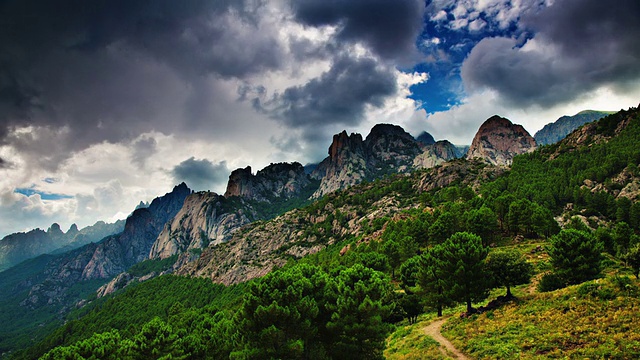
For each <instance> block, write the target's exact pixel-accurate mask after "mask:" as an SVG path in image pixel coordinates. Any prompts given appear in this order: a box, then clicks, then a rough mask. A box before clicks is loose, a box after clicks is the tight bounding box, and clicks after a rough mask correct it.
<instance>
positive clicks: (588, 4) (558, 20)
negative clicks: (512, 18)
mask: <svg viewBox="0 0 640 360" xmlns="http://www.w3.org/2000/svg"><path fill="white" fill-rule="evenodd" d="M638 14H640V2H638V1H636V0H620V1H614V2H604V1H600V0H563V1H556V2H555V3H554V4H553V5H552V6H549V7H547V8H545V9H543V10H542V11H540V12H537V13H535V14H529V15H526V16H524V17H523V20H522V24H523V26H525V27H526V28H528V29H530V30H531V31H533V32H534V35H533V41H534V42H535V43H536V47H533V48H530V49H526V51H525V50H523V48H522V44H521V43H519V42H518V41H517V40H515V39H507V38H486V39H484V40H482V41H481V42H480V43H479V44H478V45H477V46H476V47H475V48H474V49H473V50H472V51H471V53H470V54H469V57H468V58H467V59H466V60H465V62H464V64H463V67H462V77H463V79H464V81H465V85H466V86H467V87H468V88H469V89H474V88H483V87H487V88H491V89H494V90H496V91H497V92H499V93H500V94H501V96H502V97H503V98H505V99H506V100H507V102H509V103H511V104H512V105H517V106H529V105H533V104H537V105H542V106H552V105H556V104H559V103H562V102H564V101H570V100H574V99H576V98H578V97H580V96H581V95H583V94H586V93H588V92H590V91H593V90H594V89H596V88H598V87H600V86H611V87H613V88H614V89H618V90H621V89H622V90H623V89H624V88H625V87H626V86H630V85H634V84H637V81H638V80H640V42H639V41H638V39H639V38H640V22H638V20H637V17H638Z"/></svg>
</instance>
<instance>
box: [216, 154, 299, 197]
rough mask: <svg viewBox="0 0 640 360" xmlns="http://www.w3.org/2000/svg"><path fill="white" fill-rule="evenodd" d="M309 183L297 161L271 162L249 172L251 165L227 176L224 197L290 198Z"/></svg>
mask: <svg viewBox="0 0 640 360" xmlns="http://www.w3.org/2000/svg"><path fill="white" fill-rule="evenodd" d="M310 183H311V179H310V177H309V176H308V175H307V174H306V173H305V170H304V167H303V166H302V165H301V164H300V163H298V162H294V163H277V164H271V165H269V166H267V167H265V168H264V169H262V170H260V171H258V172H257V173H256V174H255V175H253V174H252V173H251V167H250V166H247V167H246V168H244V169H237V170H234V171H233V172H232V173H231V175H230V176H229V182H228V183H227V191H226V192H225V194H224V196H225V197H231V196H240V197H244V198H247V199H252V200H258V201H270V200H273V199H275V198H290V197H293V196H296V195H298V194H299V193H300V192H301V191H302V190H303V189H304V188H305V187H307V186H308V185H309V184H310Z"/></svg>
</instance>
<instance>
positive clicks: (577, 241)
mask: <svg viewBox="0 0 640 360" xmlns="http://www.w3.org/2000/svg"><path fill="white" fill-rule="evenodd" d="M550 242H551V248H550V249H549V256H551V264H552V265H553V267H554V273H555V274H556V275H557V276H559V277H560V278H561V279H562V280H563V281H564V283H565V284H568V285H572V284H578V283H581V282H583V281H587V280H591V279H594V278H596V277H597V276H598V275H600V270H601V264H600V262H601V261H602V251H603V246H602V243H601V242H600V241H598V239H597V238H596V237H595V236H594V235H592V234H590V233H588V232H585V231H581V230H575V229H564V230H562V231H561V232H560V233H558V234H557V235H554V236H552V237H551V239H550Z"/></svg>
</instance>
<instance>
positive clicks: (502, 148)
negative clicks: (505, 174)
mask: <svg viewBox="0 0 640 360" xmlns="http://www.w3.org/2000/svg"><path fill="white" fill-rule="evenodd" d="M535 148H536V141H535V140H534V139H533V137H531V135H529V133H528V132H527V130H525V129H524V128H523V127H522V126H521V125H516V124H513V123H512V122H511V121H509V120H508V119H505V118H502V117H500V116H497V115H495V116H492V117H491V118H489V119H488V120H487V121H485V122H484V123H483V124H482V126H480V129H479V130H478V132H477V133H476V136H475V137H474V138H473V142H472V143H471V146H470V147H469V150H468V151H467V155H466V158H467V159H474V158H480V159H483V160H484V161H486V162H487V163H489V164H492V165H511V162H512V161H513V157H514V156H515V155H519V154H524V153H527V152H531V151H533V150H535Z"/></svg>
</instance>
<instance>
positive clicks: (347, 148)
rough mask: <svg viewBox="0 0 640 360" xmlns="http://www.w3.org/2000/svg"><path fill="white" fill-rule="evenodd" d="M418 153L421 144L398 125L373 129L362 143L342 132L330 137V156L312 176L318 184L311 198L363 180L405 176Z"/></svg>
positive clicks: (358, 136) (359, 137)
mask: <svg viewBox="0 0 640 360" xmlns="http://www.w3.org/2000/svg"><path fill="white" fill-rule="evenodd" d="M425 137H426V136H423V139H424V138H425ZM422 146H424V145H422ZM421 153H422V149H421V143H420V142H418V141H417V140H416V139H415V138H414V137H413V136H411V134H409V133H408V132H406V131H405V130H404V129H402V128H401V127H400V126H397V125H391V124H378V125H375V126H374V127H373V128H372V129H371V132H370V133H369V135H367V137H366V139H364V140H363V139H362V135H360V134H351V135H347V133H346V131H343V132H342V133H340V134H336V135H334V136H333V142H332V143H331V146H330V147H329V156H328V157H327V158H325V159H324V160H323V161H322V162H321V163H320V164H319V165H318V167H317V168H316V169H315V170H314V171H313V172H312V173H311V176H312V177H313V178H315V179H319V180H320V187H319V189H318V190H317V191H316V192H315V193H314V194H313V198H320V197H322V196H323V195H325V194H328V193H331V192H333V191H336V190H338V189H344V188H346V187H348V186H351V185H354V184H358V183H360V182H362V181H363V180H373V179H377V178H381V177H383V176H385V175H389V174H394V173H406V172H408V171H410V170H411V169H412V168H413V161H414V159H415V158H416V156H418V155H419V154H421Z"/></svg>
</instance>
